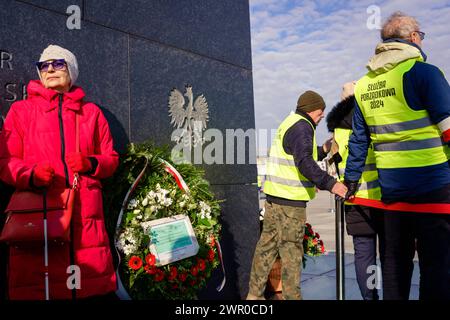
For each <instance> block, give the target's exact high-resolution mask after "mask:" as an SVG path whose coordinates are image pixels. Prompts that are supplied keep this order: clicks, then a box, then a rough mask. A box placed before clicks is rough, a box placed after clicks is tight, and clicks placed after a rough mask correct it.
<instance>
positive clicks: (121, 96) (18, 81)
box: [0, 1, 129, 151]
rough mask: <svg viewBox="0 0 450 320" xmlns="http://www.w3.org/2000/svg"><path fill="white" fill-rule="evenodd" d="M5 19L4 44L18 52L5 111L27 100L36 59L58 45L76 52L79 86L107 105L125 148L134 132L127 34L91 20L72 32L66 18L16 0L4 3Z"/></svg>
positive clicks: (6, 78) (0, 44)
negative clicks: (24, 90) (131, 129)
mask: <svg viewBox="0 0 450 320" xmlns="http://www.w3.org/2000/svg"><path fill="white" fill-rule="evenodd" d="M0 21H1V23H2V36H1V37H0V48H1V49H2V51H6V52H7V53H8V54H9V55H10V56H12V60H11V61H10V62H11V65H9V64H6V62H5V63H4V64H3V68H2V69H1V73H0V83H1V86H0V90H1V91H0V97H1V98H0V105H1V106H2V110H1V111H2V114H3V115H5V114H6V112H7V110H8V109H9V107H10V105H11V104H12V102H13V101H10V100H14V98H15V100H20V99H22V97H23V95H22V87H23V86H25V85H26V84H28V81H29V80H31V79H38V74H37V72H36V68H35V66H34V62H35V61H37V60H38V59H39V56H40V54H41V52H42V51H43V49H45V47H47V46H48V45H49V44H58V45H60V46H63V47H66V48H68V49H69V50H71V51H72V52H73V53H74V54H75V55H76V57H77V60H78V63H79V70H80V75H79V77H78V80H77V83H76V84H77V85H79V86H81V87H83V89H84V90H85V92H86V95H87V96H86V100H88V101H92V102H94V103H96V104H97V105H99V106H100V107H101V108H103V109H104V111H105V112H104V113H105V116H106V118H107V119H108V120H109V123H110V127H111V130H112V133H113V136H114V139H115V143H116V149H118V150H119V151H122V150H124V148H125V145H126V144H127V142H128V134H129V125H128V123H129V103H128V77H127V71H128V70H127V64H126V63H118V61H125V62H126V61H127V36H126V35H124V34H122V33H120V32H115V31H111V30H107V29H105V28H101V27H99V26H97V25H94V24H90V23H85V24H83V27H82V28H81V29H80V30H68V29H67V28H66V27H65V24H66V17H65V16H62V15H59V14H55V13H53V12H51V11H48V10H44V9H40V8H36V7H34V6H31V5H28V4H24V3H16V2H14V1H7V2H2V4H1V10H0ZM3 24H4V25H6V26H9V27H3ZM11 26H14V27H11ZM32 30H34V31H35V32H31V31H32ZM5 55H6V54H4V55H3V56H4V57H5ZM10 67H12V70H11V69H10ZM8 84H9V88H8V89H7V88H6V86H7V85H8ZM10 92H12V93H10ZM14 95H15V96H16V97H14Z"/></svg>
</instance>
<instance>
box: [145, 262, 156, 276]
mask: <svg viewBox="0 0 450 320" xmlns="http://www.w3.org/2000/svg"><path fill="white" fill-rule="evenodd" d="M144 270H145V272H146V273H148V274H155V273H156V270H158V268H157V267H155V266H150V265H148V264H147V265H146V266H145V267H144Z"/></svg>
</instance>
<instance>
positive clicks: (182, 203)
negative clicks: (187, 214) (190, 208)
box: [178, 201, 186, 208]
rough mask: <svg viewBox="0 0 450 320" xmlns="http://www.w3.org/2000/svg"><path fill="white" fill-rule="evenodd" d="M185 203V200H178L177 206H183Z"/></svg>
mask: <svg viewBox="0 0 450 320" xmlns="http://www.w3.org/2000/svg"><path fill="white" fill-rule="evenodd" d="M185 205H186V202H185V201H180V202H178V206H179V207H180V208H184V206H185Z"/></svg>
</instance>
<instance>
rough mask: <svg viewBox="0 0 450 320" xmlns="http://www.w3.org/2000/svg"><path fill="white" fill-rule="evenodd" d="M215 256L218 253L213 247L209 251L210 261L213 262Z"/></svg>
mask: <svg viewBox="0 0 450 320" xmlns="http://www.w3.org/2000/svg"><path fill="white" fill-rule="evenodd" d="M215 256H216V253H215V252H214V250H213V249H211V250H209V251H208V260H209V261H210V262H213V261H214V257H215Z"/></svg>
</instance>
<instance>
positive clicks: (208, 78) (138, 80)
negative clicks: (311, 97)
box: [130, 38, 256, 184]
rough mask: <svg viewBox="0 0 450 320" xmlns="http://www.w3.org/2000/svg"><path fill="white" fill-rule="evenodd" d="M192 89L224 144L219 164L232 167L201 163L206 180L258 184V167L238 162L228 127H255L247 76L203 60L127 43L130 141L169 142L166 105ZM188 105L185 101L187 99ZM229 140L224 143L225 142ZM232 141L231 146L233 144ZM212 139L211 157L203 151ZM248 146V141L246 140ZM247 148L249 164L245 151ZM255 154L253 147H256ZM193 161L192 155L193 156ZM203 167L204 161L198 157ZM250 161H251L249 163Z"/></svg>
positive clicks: (142, 42) (136, 42)
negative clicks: (231, 150)
mask: <svg viewBox="0 0 450 320" xmlns="http://www.w3.org/2000/svg"><path fill="white" fill-rule="evenodd" d="M187 84H190V85H192V90H193V95H194V99H196V98H197V97H198V96H199V95H201V94H203V95H204V97H205V98H206V101H207V103H208V107H209V121H208V122H207V129H216V130H217V132H218V135H217V137H220V136H221V137H222V138H224V139H220V140H219V141H221V142H222V148H220V146H219V147H217V149H218V150H222V156H218V157H217V159H218V161H220V160H221V161H222V162H223V163H226V162H227V156H228V157H229V158H230V159H231V160H232V161H231V162H232V163H234V164H233V165H227V164H223V165H222V164H213V165H209V164H208V165H206V164H205V165H202V167H203V169H205V171H206V174H207V176H206V177H207V179H209V181H210V182H211V183H212V184H243V183H251V182H256V165H254V164H242V165H239V164H238V165H236V164H237V163H238V155H239V154H240V152H239V151H238V150H236V147H237V145H238V142H237V141H236V140H234V137H232V135H231V134H229V135H228V137H231V138H233V140H232V139H228V137H227V134H226V133H227V131H226V130H227V129H232V130H236V129H242V130H243V131H244V132H245V131H247V130H249V129H252V127H253V126H254V121H255V120H254V113H253V90H252V75H251V72H249V71H246V70H243V69H241V68H237V67H234V66H230V65H227V64H224V63H222V62H219V61H216V60H211V59H206V58H203V57H199V56H196V55H192V54H190V53H187V52H184V51H179V50H174V49H173V48H168V47H164V46H161V45H158V44H155V43H153V42H150V41H146V40H142V39H134V38H131V39H130V114H131V123H132V127H131V134H130V137H131V141H136V142H141V141H144V140H146V139H149V138H151V139H153V140H154V141H155V142H156V143H157V144H159V145H165V144H169V145H171V146H174V145H175V143H174V142H171V136H172V132H173V131H174V127H173V126H172V125H171V124H170V121H171V118H170V116H169V112H168V111H169V109H168V101H169V95H170V91H171V90H172V88H177V89H178V90H179V91H180V92H182V93H184V92H185V86H186V85H187ZM185 100H186V102H185V103H186V105H187V103H188V101H187V100H188V99H187V98H186V99H185ZM227 139H228V140H227ZM227 141H229V142H230V145H233V144H234V146H235V152H234V156H233V157H231V156H230V155H229V154H228V155H227V154H226V147H227ZM232 141H234V142H232ZM211 143H214V141H211V142H208V141H207V142H205V145H204V149H203V151H204V152H203V153H204V154H211V152H208V151H207V150H208V149H207V148H208V146H209V145H210V148H212V147H213V146H214V145H211ZM247 145H248V140H247ZM245 150H246V159H247V161H246V162H247V163H248V162H250V161H249V154H248V150H249V148H245ZM254 150H256V149H254ZM191 159H192V160H194V159H195V158H194V156H192V158H191ZM200 160H201V163H205V162H204V161H205V160H204V158H203V157H202V158H201V159H200ZM253 162H254V159H253Z"/></svg>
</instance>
